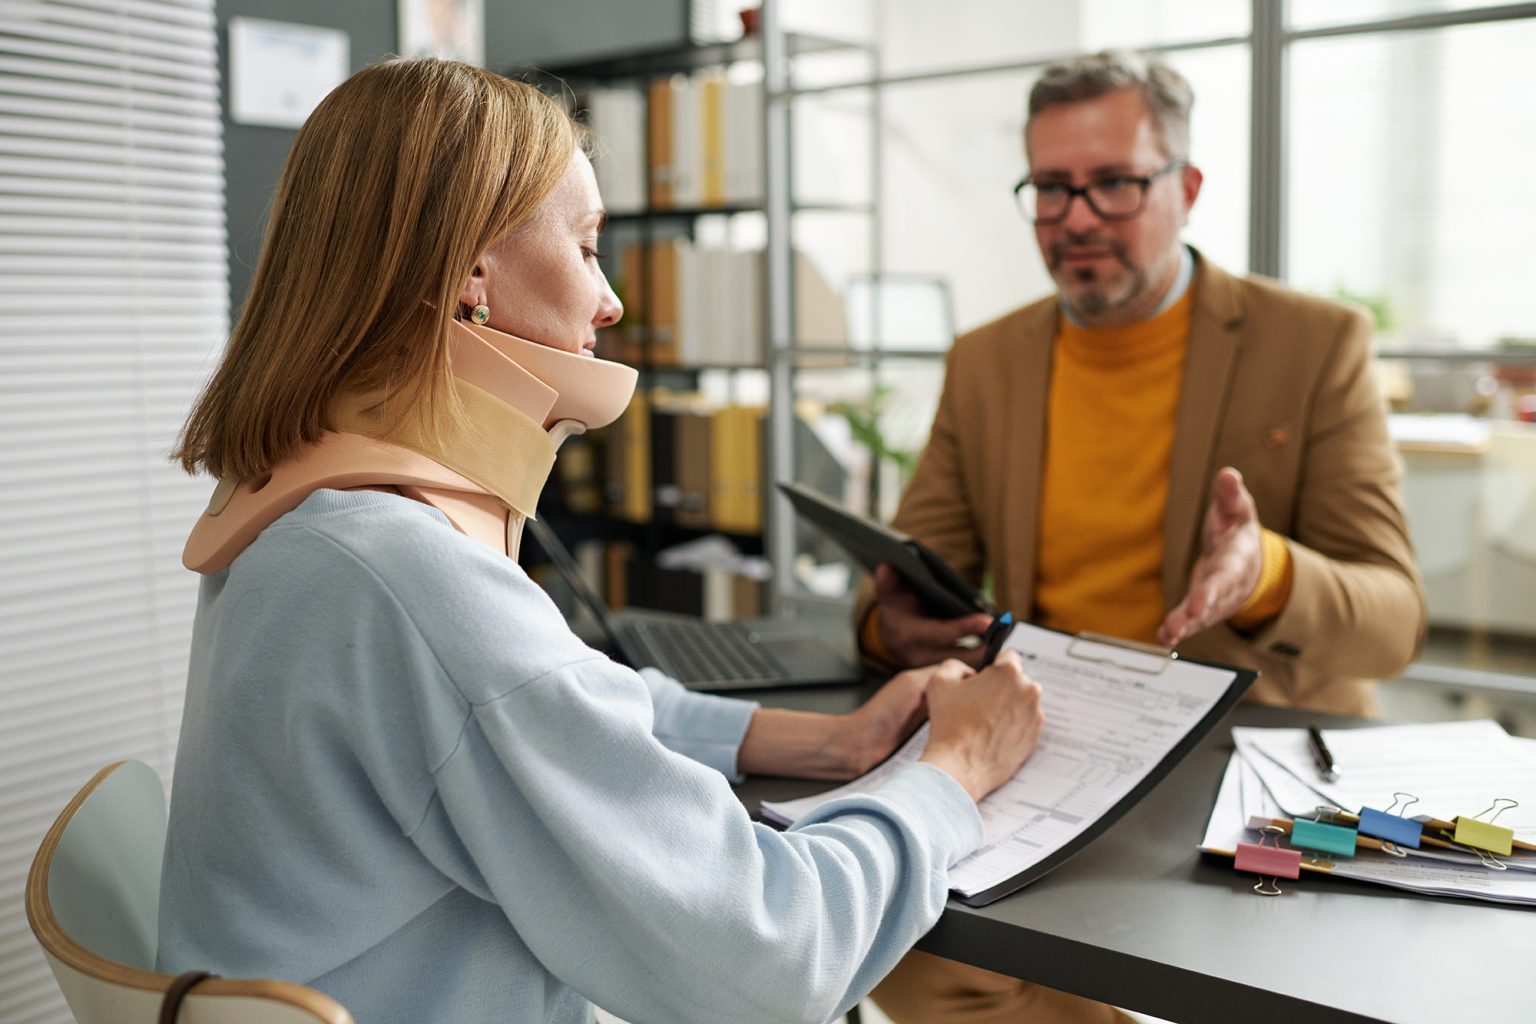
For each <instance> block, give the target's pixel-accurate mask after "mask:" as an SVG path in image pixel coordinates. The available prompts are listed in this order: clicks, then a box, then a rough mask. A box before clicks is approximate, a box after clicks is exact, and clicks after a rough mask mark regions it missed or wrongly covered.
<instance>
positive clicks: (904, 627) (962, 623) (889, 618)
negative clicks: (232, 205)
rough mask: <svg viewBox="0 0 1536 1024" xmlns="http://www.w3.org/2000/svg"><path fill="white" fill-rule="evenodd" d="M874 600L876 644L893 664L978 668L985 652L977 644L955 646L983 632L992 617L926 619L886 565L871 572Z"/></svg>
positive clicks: (925, 615)
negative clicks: (951, 661) (951, 663)
mask: <svg viewBox="0 0 1536 1024" xmlns="http://www.w3.org/2000/svg"><path fill="white" fill-rule="evenodd" d="M875 599H876V601H878V602H879V605H878V607H879V609H880V619H879V623H880V642H881V643H882V644H883V645H884V646H885V651H886V653H887V654H888V655H890V657H891V660H892V661H894V662H895V663H896V664H897V665H902V666H911V665H933V664H936V663H938V662H941V661H943V660H944V659H946V658H956V659H959V660H960V661H962V662H965V663H966V664H968V665H970V666H971V667H972V668H977V667H979V666H980V664H981V659H982V657H983V656H984V655H985V653H986V652H985V651H983V650H982V649H981V647H980V646H979V645H978V646H976V647H973V648H971V649H970V650H967V649H965V648H962V647H957V646H956V644H957V642H958V641H959V640H961V639H962V638H963V637H968V636H981V635H983V634H984V633H986V631H987V627H988V626H990V625H992V616H990V615H986V614H983V613H980V612H978V613H977V614H975V615H962V616H961V617H960V618H958V619H935V618H930V617H929V616H928V615H927V613H926V612H924V611H923V605H922V602H921V601H920V600H919V599H918V596H917V595H916V594H915V593H913V592H912V590H911V589H910V588H908V587H907V585H906V583H905V582H903V581H902V578H901V575H900V574H899V573H897V572H896V570H895V569H892V568H891V567H890V566H889V565H881V566H879V567H877V568H876V569H875Z"/></svg>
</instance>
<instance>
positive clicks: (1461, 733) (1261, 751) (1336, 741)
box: [1232, 721, 1536, 842]
mask: <svg viewBox="0 0 1536 1024" xmlns="http://www.w3.org/2000/svg"><path fill="white" fill-rule="evenodd" d="M1323 738H1324V739H1325V740H1326V741H1327V743H1328V749H1329V750H1330V751H1331V752H1332V753H1333V756H1334V760H1335V761H1336V762H1337V763H1338V765H1339V771H1340V777H1339V781H1338V782H1335V783H1325V782H1323V781H1322V780H1321V779H1320V778H1319V777H1318V774H1317V768H1316V766H1315V765H1314V764H1313V761H1312V755H1311V752H1310V750H1309V749H1308V747H1307V738H1306V731H1305V730H1303V729H1254V728H1236V729H1233V730H1232V739H1233V741H1234V742H1235V743H1236V744H1237V749H1238V750H1239V751H1240V752H1241V753H1242V754H1243V756H1244V757H1245V758H1246V759H1247V761H1248V762H1249V764H1251V765H1252V766H1253V767H1254V769H1255V770H1257V771H1258V772H1259V774H1260V776H1262V777H1263V779H1264V784H1265V785H1266V786H1267V787H1269V789H1270V792H1271V793H1272V794H1273V796H1274V797H1275V799H1276V800H1277V801H1278V802H1279V803H1280V805H1281V806H1282V807H1283V808H1284V809H1285V811H1286V814H1287V815H1288V816H1291V817H1295V816H1296V815H1306V814H1308V813H1310V812H1311V811H1312V810H1314V809H1315V808H1316V807H1317V806H1318V805H1319V804H1321V803H1332V804H1334V805H1336V806H1338V807H1341V808H1343V809H1344V810H1346V811H1349V812H1350V813H1352V814H1353V813H1359V810H1360V808H1361V807H1362V806H1365V807H1374V808H1376V809H1377V810H1379V811H1384V810H1386V809H1387V808H1388V807H1389V806H1390V805H1391V803H1392V799H1393V794H1395V793H1399V792H1403V793H1410V794H1412V795H1414V796H1416V797H1418V798H1419V802H1418V803H1416V804H1413V805H1411V806H1410V807H1408V808H1407V813H1408V816H1409V817H1416V816H1418V815H1430V816H1432V817H1436V818H1439V819H1441V820H1443V821H1450V820H1451V819H1453V818H1455V817H1457V816H1458V815H1464V816H1466V817H1469V818H1472V817H1478V816H1479V815H1484V812H1485V811H1487V810H1488V808H1490V807H1491V806H1492V805H1493V802H1494V800H1495V799H1496V798H1498V797H1508V798H1510V799H1513V800H1517V801H1519V805H1518V806H1516V807H1513V808H1510V809H1509V810H1506V811H1504V812H1503V813H1501V814H1499V815H1498V817H1497V818H1496V819H1495V824H1498V825H1502V826H1504V827H1505V828H1509V829H1513V830H1514V832H1515V836H1516V837H1517V838H1519V839H1521V840H1523V841H1525V842H1536V766H1533V762H1532V759H1531V757H1530V755H1529V753H1528V750H1529V749H1530V748H1529V746H1528V745H1526V744H1522V743H1520V742H1517V741H1516V740H1515V739H1513V738H1512V737H1511V736H1510V735H1509V734H1508V733H1506V732H1505V731H1504V730H1503V729H1502V728H1500V727H1499V724H1498V723H1497V722H1490V721H1469V722H1436V723H1431V724H1424V725H1387V726H1376V727H1373V728H1365V729H1324V730H1323ZM1402 809H1403V808H1402V806H1401V804H1399V806H1398V808H1397V810H1399V811H1400V810H1402ZM1481 820H1484V821H1486V820H1488V818H1487V816H1486V815H1484V816H1483V817H1482V818H1481Z"/></svg>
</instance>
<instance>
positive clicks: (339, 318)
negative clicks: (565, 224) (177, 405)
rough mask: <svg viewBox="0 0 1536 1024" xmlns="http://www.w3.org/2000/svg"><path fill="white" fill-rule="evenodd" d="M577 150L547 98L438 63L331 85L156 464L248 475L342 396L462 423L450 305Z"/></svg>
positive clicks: (374, 69) (572, 128)
mask: <svg viewBox="0 0 1536 1024" xmlns="http://www.w3.org/2000/svg"><path fill="white" fill-rule="evenodd" d="M587 146H588V140H587V135H586V132H585V129H583V128H581V127H580V126H579V125H577V124H576V123H575V122H574V121H572V120H571V118H570V117H569V115H567V114H566V112H565V110H564V109H562V107H561V106H560V105H559V104H558V103H557V102H555V101H554V100H552V99H550V98H549V97H548V96H545V95H544V94H543V93H541V92H540V91H538V90H537V89H535V88H534V87H532V86H530V85H527V84H526V83H523V82H516V81H513V80H511V79H507V78H503V77H501V76H500V75H495V74H492V73H490V72H488V71H484V70H482V69H480V68H476V67H471V66H469V65H467V64H460V63H458V62H455V61H446V60H437V59H433V58H410V59H399V58H397V59H392V60H386V61H382V62H380V63H377V64H374V65H371V66H370V67H367V68H364V69H363V70H362V71H359V72H358V73H357V74H355V75H353V76H352V77H351V78H349V79H347V80H346V81H345V82H343V83H342V84H341V85H339V86H337V87H336V89H335V90H334V91H332V92H331V94H330V95H328V96H327V97H326V98H325V99H324V100H323V101H322V102H321V103H320V105H319V106H318V107H316V108H315V111H314V113H312V114H311V115H310V116H309V119H308V120H306V121H305V122H304V126H303V127H302V128H300V129H299V132H298V135H297V136H296V137H295V139H294V141H293V148H292V149H291V150H290V151H289V153H288V159H287V162H286V164H285V165H284V167H283V174H282V178H281V180H280V181H279V183H278V188H277V195H276V198H275V199H274V200H273V203H272V210H271V214H270V217H269V219H268V224H267V231H266V237H265V238H264V240H263V242H262V249H261V258H260V261H259V262H258V263H257V267H256V275H255V278H254V280H253V282H252V285H251V291H250V297H249V298H248V300H247V301H246V303H245V307H244V309H243V310H242V311H241V313H240V316H239V319H238V321H237V323H236V325H235V328H234V331H233V332H232V333H231V335H230V338H229V344H228V346H227V347H226V348H225V351H224V355H223V358H222V360H221V361H220V363H219V366H218V368H217V369H216V370H215V371H214V374H213V376H212V378H211V379H210V380H209V382H208V384H207V386H206V387H205V388H204V390H203V393H202V394H201V396H200V397H199V398H198V400H197V402H196V404H195V405H194V406H193V409H192V412H191V415H190V416H189V417H188V419H187V422H186V425H185V426H184V427H183V428H182V432H181V437H180V438H179V440H178V443H177V446H176V449H175V450H174V451H173V452H172V453H171V458H172V459H173V460H175V461H176V462H178V463H179V464H180V465H181V466H182V468H183V469H185V470H186V471H187V472H189V473H196V472H198V471H199V470H202V471H206V472H208V473H210V474H212V475H213V476H216V477H219V478H220V479H225V480H235V481H241V480H248V479H251V478H253V477H257V476H260V475H262V474H264V473H267V472H269V471H270V470H271V468H272V467H273V466H274V465H276V464H277V463H279V462H281V461H282V460H283V459H285V458H288V457H289V456H291V455H292V454H293V453H294V452H295V451H297V450H298V449H299V448H301V447H302V446H304V445H307V444H312V443H314V442H315V441H317V440H319V438H320V435H321V433H322V432H324V431H325V430H327V429H330V423H329V422H328V421H329V410H330V408H331V405H332V403H333V401H334V400H335V399H336V398H337V397H338V396H340V395H344V394H349V393H353V394H364V393H367V394H370V395H377V396H379V400H380V401H381V402H382V413H383V422H384V423H386V424H390V425H396V426H397V425H399V424H400V423H401V422H402V418H403V417H405V416H415V417H418V418H419V421H420V425H421V426H422V427H423V428H424V429H425V430H426V431H427V432H428V433H429V435H431V436H434V437H439V438H441V437H443V436H445V435H446V433H448V432H449V431H451V430H453V429H457V428H461V427H463V426H464V424H463V422H462V420H463V412H462V409H461V408H460V407H459V404H458V402H457V401H456V399H455V397H454V394H453V390H452V387H451V374H450V366H449V356H448V337H449V329H450V327H451V323H452V320H453V319H454V318H455V317H457V316H459V315H460V310H459V303H458V295H459V293H460V291H461V290H462V289H463V287H464V283H465V281H466V280H467V279H468V276H469V274H470V271H471V270H472V269H473V268H474V266H475V262H476V260H477V259H478V258H479V256H480V254H481V253H483V252H484V251H485V250H486V249H487V248H488V247H490V245H491V244H492V243H493V242H495V241H497V240H498V239H501V238H503V237H505V236H506V235H508V234H510V233H511V232H512V231H514V230H515V229H517V228H518V226H519V225H522V224H523V223H525V222H527V221H528V220H529V218H530V216H531V215H532V214H533V212H534V211H535V210H536V209H537V208H538V207H539V205H540V204H541V203H542V202H543V201H544V199H545V198H546V197H547V196H548V195H549V194H550V192H551V191H553V190H554V188H555V186H556V185H557V184H559V182H560V180H561V178H563V177H564V176H565V174H566V172H567V171H568V170H569V168H570V162H571V158H572V157H573V156H574V154H575V153H576V152H577V151H578V150H581V151H583V152H584V151H586V149H587Z"/></svg>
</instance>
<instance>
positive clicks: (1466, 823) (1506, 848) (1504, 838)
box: [1452, 796, 1520, 871]
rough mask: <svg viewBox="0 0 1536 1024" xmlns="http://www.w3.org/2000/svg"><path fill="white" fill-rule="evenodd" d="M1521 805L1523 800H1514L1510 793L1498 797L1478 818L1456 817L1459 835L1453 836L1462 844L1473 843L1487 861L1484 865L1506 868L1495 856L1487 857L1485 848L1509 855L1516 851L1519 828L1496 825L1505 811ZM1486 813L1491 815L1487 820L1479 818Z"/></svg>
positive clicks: (1484, 861) (1482, 859) (1476, 851)
mask: <svg viewBox="0 0 1536 1024" xmlns="http://www.w3.org/2000/svg"><path fill="white" fill-rule="evenodd" d="M1519 806H1520V801H1518V800H1512V799H1510V798H1509V797H1507V796H1501V797H1497V798H1495V799H1494V801H1493V805H1492V806H1491V807H1489V808H1487V809H1486V810H1483V811H1479V812H1478V814H1477V817H1475V818H1468V817H1465V816H1460V815H1458V816H1457V817H1456V818H1454V819H1452V820H1453V821H1454V823H1455V825H1456V834H1455V836H1454V837H1453V841H1454V842H1457V843H1460V844H1461V845H1462V846H1470V847H1471V848H1472V851H1473V852H1474V853H1476V854H1477V859H1478V860H1480V861H1482V862H1483V866H1484V867H1490V868H1495V870H1499V871H1502V870H1503V869H1504V864H1503V863H1502V862H1500V861H1497V860H1494V859H1493V858H1492V857H1489V856H1485V854H1484V851H1487V853H1490V854H1492V853H1497V854H1502V855H1503V856H1505V857H1507V856H1509V855H1510V854H1511V853H1512V852H1514V839H1515V830H1514V829H1510V828H1502V827H1500V826H1498V825H1495V824H1494V823H1493V821H1494V819H1495V818H1497V817H1498V816H1499V815H1501V814H1503V813H1504V812H1505V811H1508V810H1512V809H1513V808H1516V807H1519ZM1485 814H1486V815H1488V818H1487V820H1486V821H1483V820H1479V819H1481V818H1482V817H1483V815H1485Z"/></svg>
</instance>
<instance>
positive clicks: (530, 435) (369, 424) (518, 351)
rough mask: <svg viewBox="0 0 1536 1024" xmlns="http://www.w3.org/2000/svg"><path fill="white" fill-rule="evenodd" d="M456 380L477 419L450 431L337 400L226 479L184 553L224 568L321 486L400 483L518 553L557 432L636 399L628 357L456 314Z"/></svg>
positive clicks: (484, 538)
mask: <svg viewBox="0 0 1536 1024" xmlns="http://www.w3.org/2000/svg"><path fill="white" fill-rule="evenodd" d="M449 344H450V350H451V357H452V365H453V374H454V378H455V380H454V392H455V395H456V396H457V398H458V400H459V402H460V403H461V404H462V406H463V408H464V411H465V414H466V415H465V421H466V422H467V423H469V424H472V427H471V429H468V430H465V431H463V432H461V433H460V434H459V435H458V436H456V437H453V438H451V439H448V440H446V441H439V440H437V439H434V438H432V437H431V436H429V435H428V434H427V433H426V432H424V431H423V430H421V428H420V427H419V426H417V425H414V424H413V423H412V422H411V421H410V419H409V417H407V418H406V421H405V424H404V425H402V424H396V425H394V427H393V429H392V430H391V429H386V424H385V423H384V422H383V420H382V418H381V417H380V414H379V413H380V402H379V401H378V396H369V395H352V396H347V397H345V398H343V399H342V400H340V401H338V402H337V403H336V405H335V407H334V408H333V409H332V420H333V422H334V423H335V425H336V427H337V428H338V430H336V431H334V432H328V433H326V434H325V435H324V436H323V437H322V438H321V440H320V441H319V442H318V443H316V444H313V445H310V446H308V447H306V448H304V449H303V450H301V451H300V452H298V453H297V454H295V455H294V456H293V457H291V458H289V459H285V460H284V461H283V462H282V463H280V464H279V465H277V466H274V467H273V469H272V472H271V473H270V474H267V475H266V476H264V477H258V478H256V479H253V480H246V481H243V482H241V483H239V484H234V483H232V482H230V481H221V482H220V483H219V486H218V487H217V488H216V489H215V491H214V493H213V498H212V499H211V500H210V501H209V503H208V508H207V510H206V511H205V512H204V514H203V515H202V516H201V517H199V519H198V521H197V525H196V526H194V527H193V530H192V535H191V536H190V537H189V538H188V539H187V546H186V549H185V550H184V551H183V552H182V564H184V565H185V566H186V567H187V568H189V569H191V570H193V571H195V572H200V573H216V572H221V571H223V570H224V569H226V568H228V567H229V564H230V563H231V562H233V561H234V559H235V557H236V556H237V555H239V554H240V552H242V551H244V550H245V549H246V547H247V546H249V545H250V543H251V542H252V541H254V540H255V539H256V537H257V535H258V534H260V533H261V531H262V530H264V529H266V528H267V527H268V526H270V525H271V524H272V523H273V522H275V521H276V520H277V519H278V518H280V517H281V516H283V515H286V514H287V513H288V512H291V511H292V510H293V509H295V508H297V507H298V506H299V504H300V503H302V502H303V501H304V499H305V498H307V497H309V495H310V494H312V493H314V492H315V491H317V490H319V489H321V488H326V487H328V488H334V489H338V490H346V489H356V488H393V489H395V490H398V491H399V492H400V493H401V494H404V495H405V496H406V497H409V498H414V499H415V500H417V501H421V502H425V503H426V504H428V505H432V506H433V507H435V508H437V509H438V510H439V511H441V512H442V513H443V514H444V515H446V516H447V517H448V519H449V521H450V522H452V523H453V525H454V526H455V527H456V528H457V529H459V530H460V531H461V532H463V533H465V534H466V535H468V536H470V537H473V538H474V539H476V540H479V541H481V542H483V543H485V544H487V545H489V546H490V547H491V548H493V549H494V550H496V551H499V552H501V553H502V554H505V555H508V556H510V557H512V558H516V557H517V550H518V544H519V541H520V539H521V537H522V527H523V522H524V521H525V520H526V519H528V518H531V517H533V516H534V514H535V512H536V507H537V503H538V496H539V492H540V491H541V490H543V487H544V483H545V481H546V480H548V479H549V473H550V470H551V469H552V468H553V466H554V461H555V452H556V450H557V449H558V448H559V446H560V443H561V442H562V441H564V440H565V439H566V438H567V437H569V436H570V435H572V434H579V433H582V432H583V431H585V430H586V429H587V428H588V427H601V426H606V425H607V424H609V423H611V422H613V421H614V420H615V419H617V418H618V416H619V414H620V413H622V412H623V411H624V408H625V407H626V406H627V405H628V404H629V399H630V397H631V396H632V395H633V393H634V388H635V379H636V373H635V370H634V369H633V368H632V367H628V366H624V365H622V364H619V363H611V362H607V361H604V360H600V359H593V358H590V357H587V356H578V355H573V354H571V353H569V352H562V351H559V350H557V349H552V348H548V347H546V346H543V345H539V344H537V343H536V342H531V341H525V340H524V339H522V338H515V337H513V336H512V335H509V334H502V333H500V332H498V331H493V330H491V329H489V328H486V327H471V326H470V325H467V324H463V323H458V322H455V324H454V325H453V329H452V332H451V334H450V337H449Z"/></svg>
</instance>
